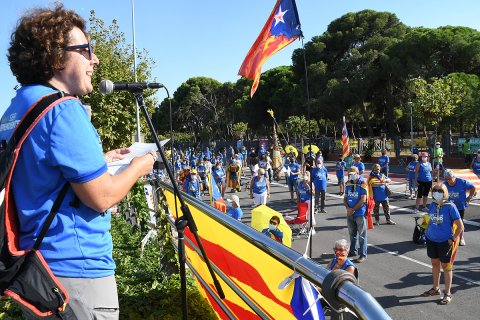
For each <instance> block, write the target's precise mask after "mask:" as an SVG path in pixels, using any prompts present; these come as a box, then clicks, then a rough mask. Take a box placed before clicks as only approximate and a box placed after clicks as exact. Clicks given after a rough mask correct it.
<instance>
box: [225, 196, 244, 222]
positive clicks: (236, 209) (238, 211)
mask: <svg viewBox="0 0 480 320" xmlns="http://www.w3.org/2000/svg"><path fill="white" fill-rule="evenodd" d="M227 202H228V203H229V205H228V207H227V214H228V215H229V216H230V217H232V218H233V219H235V220H238V221H241V220H242V217H243V211H242V208H240V198H239V197H238V196H237V195H232V199H227Z"/></svg>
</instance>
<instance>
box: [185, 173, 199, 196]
mask: <svg viewBox="0 0 480 320" xmlns="http://www.w3.org/2000/svg"><path fill="white" fill-rule="evenodd" d="M183 190H185V191H186V192H187V193H188V194H189V195H191V196H193V197H195V198H197V199H200V192H201V191H202V190H203V186H202V184H201V183H200V181H199V180H198V177H197V170H195V169H192V170H190V179H188V180H187V181H186V182H185V184H184V186H183Z"/></svg>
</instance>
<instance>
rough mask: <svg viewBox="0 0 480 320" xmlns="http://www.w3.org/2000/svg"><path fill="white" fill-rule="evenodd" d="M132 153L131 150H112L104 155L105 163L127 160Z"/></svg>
mask: <svg viewBox="0 0 480 320" xmlns="http://www.w3.org/2000/svg"><path fill="white" fill-rule="evenodd" d="M130 152H132V151H131V150H130V148H120V149H115V150H110V151H108V152H107V153H105V154H104V155H103V157H104V158H105V162H107V163H109V162H113V161H118V160H122V159H124V158H125V155H126V154H128V153H130Z"/></svg>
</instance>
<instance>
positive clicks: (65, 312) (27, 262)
mask: <svg viewBox="0 0 480 320" xmlns="http://www.w3.org/2000/svg"><path fill="white" fill-rule="evenodd" d="M67 99H73V97H72V96H66V95H65V94H64V93H63V92H56V93H53V94H50V95H47V96H44V97H42V98H41V99H40V100H38V101H37V102H36V103H35V104H34V105H32V106H31V107H30V108H29V110H28V111H27V112H26V113H25V115H24V116H23V118H22V119H21V121H20V123H19V124H18V125H17V127H16V128H15V131H14V132H13V134H12V137H11V138H10V140H9V141H8V143H7V145H6V148H5V149H4V150H3V151H2V152H1V153H0V296H1V295H6V296H9V297H11V298H12V299H14V301H16V302H17V303H19V304H20V307H21V308H22V310H23V312H24V313H26V314H28V315H29V316H31V317H35V318H44V319H58V318H61V319H77V318H76V316H75V314H74V312H73V310H72V309H71V307H70V306H69V305H68V301H69V296H68V293H67V292H66V290H65V289H64V288H63V287H62V285H61V284H60V282H59V281H58V280H57V279H56V278H55V276H54V275H53V273H52V272H51V270H50V268H49V267H48V265H47V263H46V262H45V260H44V259H43V257H42V255H41V253H40V251H38V248H39V247H40V244H41V242H42V240H43V237H44V236H45V234H46V233H47V230H48V228H49V227H50V224H51V223H52V221H53V218H54V217H55V214H56V213H57V211H58V209H59V208H60V204H61V203H62V201H63V198H64V197H65V194H66V192H67V190H68V187H69V184H68V183H66V184H65V185H64V186H63V188H62V189H61V191H60V193H59V195H58V197H57V199H56V200H55V202H54V204H53V207H52V209H51V211H50V214H49V215H48V217H47V219H46V221H45V223H44V225H43V227H42V229H41V231H40V234H39V235H38V238H37V240H36V242H35V245H34V247H33V248H32V249H31V250H20V249H19V247H18V238H19V236H18V231H17V225H18V217H17V212H16V207H15V201H14V197H13V192H12V190H11V187H12V175H13V171H14V168H15V164H16V162H17V159H18V155H19V153H20V149H21V147H22V145H23V142H24V141H25V139H26V138H27V137H28V135H29V134H30V132H31V131H32V129H33V128H34V127H35V125H36V124H37V123H38V121H40V119H42V117H43V116H44V115H45V114H46V113H47V112H48V111H49V110H51V109H52V108H53V107H54V106H55V105H56V104H58V103H60V102H62V101H64V100H67Z"/></svg>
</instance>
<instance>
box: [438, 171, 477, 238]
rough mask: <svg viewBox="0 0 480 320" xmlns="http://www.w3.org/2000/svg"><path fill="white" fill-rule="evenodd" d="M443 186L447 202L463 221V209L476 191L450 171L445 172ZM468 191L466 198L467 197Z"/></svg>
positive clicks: (471, 185) (469, 183)
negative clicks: (453, 207) (446, 191)
mask: <svg viewBox="0 0 480 320" xmlns="http://www.w3.org/2000/svg"><path fill="white" fill-rule="evenodd" d="M445 180H446V181H445V182H444V184H445V186H446V187H447V190H448V200H450V201H452V202H453V203H455V206H456V207H457V209H458V213H459V214H460V218H461V219H462V221H463V216H464V215H465V209H466V207H467V206H468V204H469V202H470V200H472V198H473V197H474V196H475V194H476V192H477V191H476V189H475V186H474V185H473V184H472V183H471V182H470V181H468V180H465V179H462V178H457V176H456V175H455V174H454V173H453V171H452V170H449V169H447V170H445ZM467 191H468V197H467ZM460 245H461V246H464V245H465V238H464V236H463V232H462V233H461V238H460Z"/></svg>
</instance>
